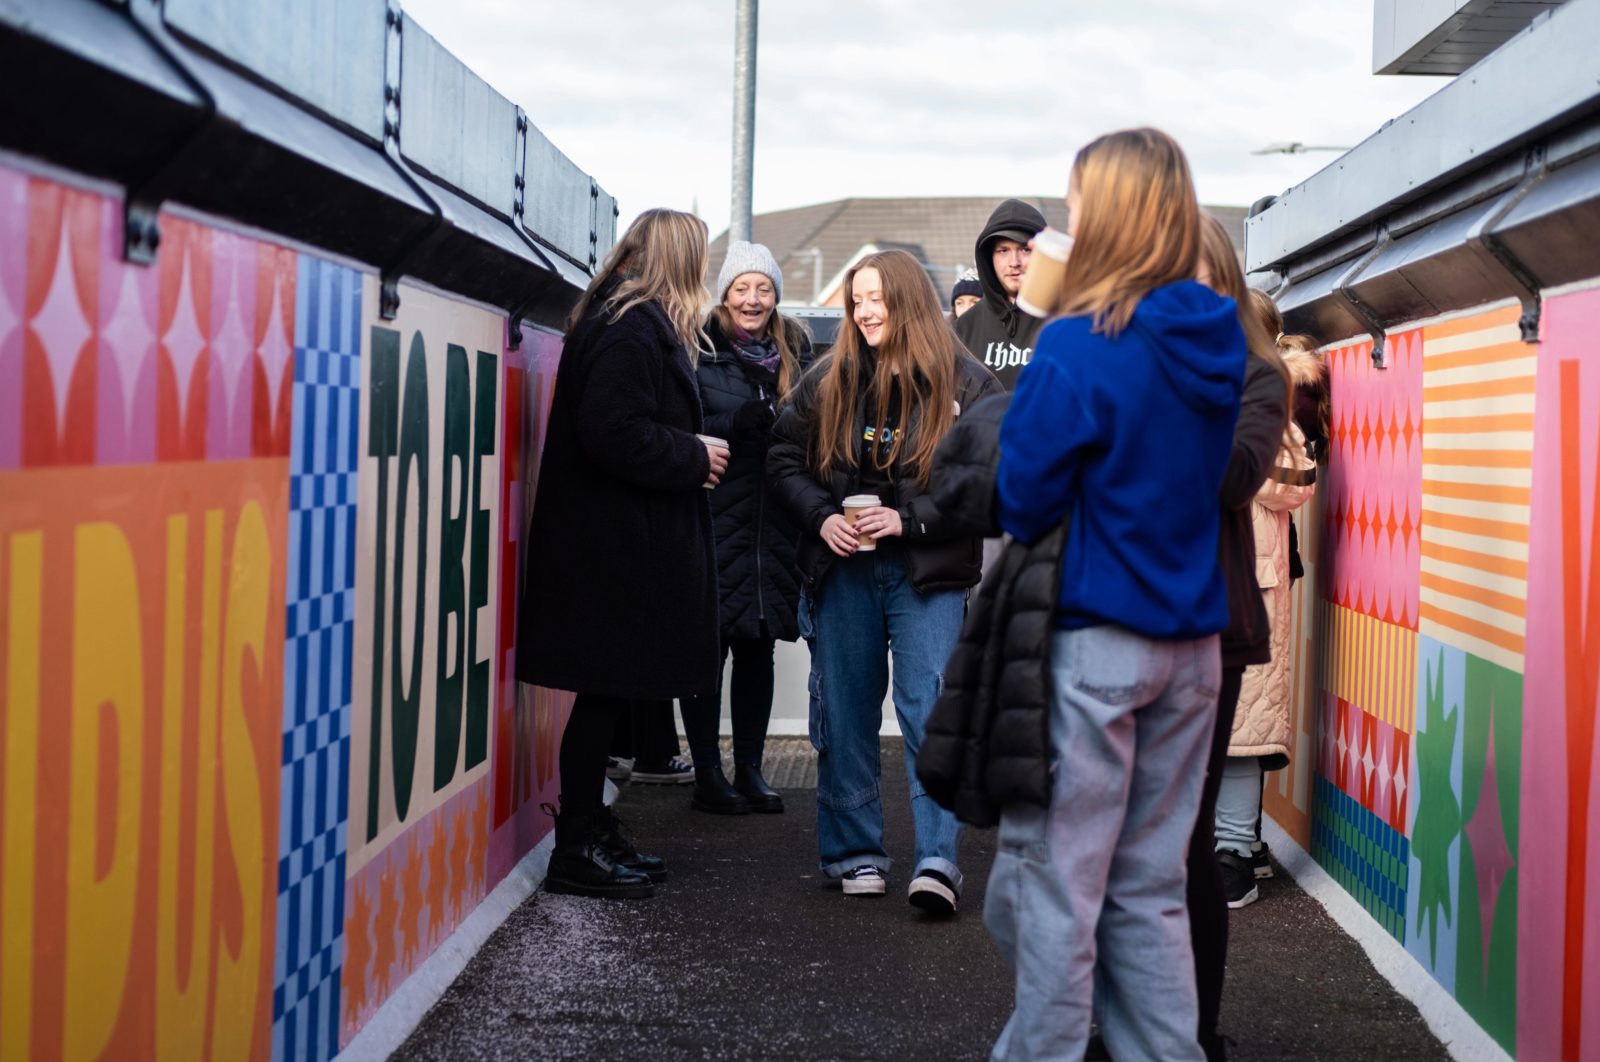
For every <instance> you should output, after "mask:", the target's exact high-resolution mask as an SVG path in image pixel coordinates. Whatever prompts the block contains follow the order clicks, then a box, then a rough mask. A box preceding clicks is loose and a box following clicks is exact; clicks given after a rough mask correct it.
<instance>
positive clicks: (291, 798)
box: [0, 167, 567, 1060]
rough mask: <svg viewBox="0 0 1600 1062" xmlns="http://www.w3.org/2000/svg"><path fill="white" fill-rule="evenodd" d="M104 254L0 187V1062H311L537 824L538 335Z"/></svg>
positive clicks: (202, 265)
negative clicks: (526, 670) (531, 636)
mask: <svg viewBox="0 0 1600 1062" xmlns="http://www.w3.org/2000/svg"><path fill="white" fill-rule="evenodd" d="M121 227H122V215H121V204H120V203H119V202H118V201H117V200H115V199H114V198H111V197H108V196H106V195H102V194H98V193H95V192H89V191H83V190H79V189H77V188H73V187H69V186H67V185H65V184H62V183H59V182H56V181H53V180H48V179H43V178H39V177H35V176H29V175H26V174H23V173H21V172H18V171H16V170H13V169H8V168H4V167H0V498H3V499H4V504H3V505H0V772H3V774H0V1056H3V1057H6V1058H38V1059H57V1058H74V1059H76V1058H92V1057H157V1058H177V1057H208V1058H228V1059H235V1058H238V1059H245V1058H256V1059H263V1060H264V1059H267V1058H274V1059H287V1058H295V1059H326V1058H328V1057H331V1056H332V1055H333V1054H335V1053H337V1051H338V1050H339V1048H340V1046H341V1045H342V1044H345V1043H348V1042H349V1039H350V1037H351V1036H353V1035H354V1033H355V1032H356V1031H357V1030H359V1028H360V1027H361V1025H362V1024H363V1023H364V1022H365V1021H366V1020H367V1019H368V1018H369V1017H370V1016H371V1014H372V1013H373V1011H374V1010H376V1008H377V1007H378V1006H379V1005H381V1004H382V1002H383V1001H384V1000H385V999H386V998H387V997H388V996H389V995H390V994H391V993H392V992H393V991H394V989H395V988H396V987H398V985H399V984H400V982H401V981H403V980H404V978H405V977H406V976H407V974H409V973H410V972H411V971H412V970H413V969H415V967H416V966H417V964H418V963H420V962H421V961H422V960H423V959H425V958H426V957H427V956H428V955H429V954H431V953H432V951H433V950H434V948H436V947H437V945H438V944H439V942H440V941H441V940H442V939H444V938H445V937H446V936H447V935H448V934H449V933H450V932H451V931H452V930H453V929H454V928H455V927H456V926H457V925H458V924H459V923H460V921H461V920H462V918H464V917H465V916H466V915H467V914H468V913H470V911H471V910H472V908H473V907H474V906H475V905H476V904H477V903H478V902H479V901H480V900H481V899H482V898H483V896H484V895H485V894H486V893H487V891H488V890H489V889H492V888H493V887H494V885H495V884H496V883H497V882H498V881H499V880H500V879H501V878H503V877H504V876H505V874H506V873H507V872H508V871H509V870H510V868H511V867H512V866H514V865H515V863H516V862H517V860H518V859H520V858H521V857H522V856H523V855H524V854H526V853H527V851H528V850H529V849H530V848H531V847H532V846H533V845H534V844H535V843H537V842H538V841H539V840H540V839H541V838H542V836H543V835H544V834H545V833H546V832H547V831H548V829H549V826H550V820H549V818H548V817H547V816H545V815H543V814H542V813H540V811H539V804H540V803H541V802H544V801H548V800H550V799H551V798H552V794H551V792H550V787H551V776H552V775H553V773H554V756H555V749H556V745H557V743H558V740H559V735H560V728H561V726H562V725H563V724H564V721H565V711H566V708H567V705H566V703H565V702H564V701H563V699H562V696H561V695H558V694H553V693H550V692H547V691H538V690H533V689H528V688H521V687H519V686H518V684H517V683H515V682H514V681H513V678H512V674H511V670H510V660H511V658H512V655H513V648H514V646H515V617H516V609H515V603H516V588H517V586H518V585H519V584H518V573H519V569H520V564H521V561H522V558H521V556H520V554H519V552H518V547H519V545H520V541H521V536H522V528H523V527H524V525H525V521H526V518H527V513H528V506H529V501H530V499H531V496H532V484H533V482H534V480H535V477H536V471H537V457H538V453H539V446H540V444H541V443H542V434H541V433H542V421H543V416H542V414H543V411H544V410H546V409H547V408H548V401H549V394H550V389H551V386H552V384H553V379H554V372H555V366H556V364H557V361H558V359H559V356H560V343H559V338H558V337H555V336H551V335H548V334H544V333H540V332H536V331H530V332H529V333H528V335H527V338H526V339H525V341H524V342H523V344H522V346H521V349H518V350H510V349H508V348H507V343H506V332H507V328H506V320H505V318H504V316H503V315H502V314H499V313H496V312H494V311H492V310H489V309H485V308H482V307H480V306H477V305H474V304H472V303H469V302H466V301H463V300H460V299H456V298H452V297H447V296H444V295H441V294H437V293H434V292H431V291H425V290H421V289H416V288H403V289H402V302H401V313H400V316H399V318H398V319H397V320H395V321H381V320H379V318H378V315H377V291H376V289H377V282H376V277H375V276H374V275H373V274H372V273H371V272H367V271H363V270H361V269H358V268H354V267H351V266H347V265H342V264H337V263H334V262H330V261H326V260H323V259H321V258H319V257H317V256H316V255H314V254H310V253H306V252H302V251H298V250H294V249H290V248H286V247H282V246H277V245H275V244H272V243H270V242H266V241H263V240H261V239H256V238H252V237H246V236H242V235H239V234H236V233H233V232H229V231H226V230H224V229H221V228H218V227H214V226H212V225H208V224H202V223H199V222H196V221H193V220H187V219H185V218H182V217H176V216H168V217H166V218H164V219H163V222H162V234H163V240H162V247H161V253H160V257H159V261H158V263H157V264H156V265H155V266H152V267H149V268H142V267H135V266H128V265H126V264H124V263H123V262H122V260H121V254H120V250H121V248H120V241H121ZM419 573H426V575H421V574H419Z"/></svg>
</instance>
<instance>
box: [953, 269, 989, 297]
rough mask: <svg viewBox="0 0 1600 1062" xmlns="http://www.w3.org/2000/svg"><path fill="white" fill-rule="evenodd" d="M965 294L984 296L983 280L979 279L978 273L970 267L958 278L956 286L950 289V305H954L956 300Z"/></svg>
mask: <svg viewBox="0 0 1600 1062" xmlns="http://www.w3.org/2000/svg"><path fill="white" fill-rule="evenodd" d="M963 295H975V296H977V297H978V298H980V299H981V298H983V282H982V281H980V280H979V279H978V274H977V273H975V272H973V271H972V270H970V269H968V270H966V271H965V272H963V273H962V274H961V276H959V277H958V278H956V286H955V287H953V288H951V289H950V305H951V306H954V305H955V304H956V300H957V299H959V298H961V296H963Z"/></svg>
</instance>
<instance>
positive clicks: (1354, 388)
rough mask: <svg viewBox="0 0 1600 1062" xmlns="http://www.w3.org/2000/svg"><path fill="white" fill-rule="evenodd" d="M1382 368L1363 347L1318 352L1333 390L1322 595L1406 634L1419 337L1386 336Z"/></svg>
mask: <svg viewBox="0 0 1600 1062" xmlns="http://www.w3.org/2000/svg"><path fill="white" fill-rule="evenodd" d="M1386 347H1387V352H1388V368H1385V369H1377V368H1374V367H1373V365H1372V344H1371V343H1370V342H1363V343H1355V344H1351V345H1348V346H1343V347H1334V348H1332V349H1330V350H1329V351H1328V352H1327V359H1328V372H1329V378H1330V381H1331V389H1332V394H1333V417H1332V431H1331V435H1332V438H1331V440H1330V460H1329V467H1328V478H1327V484H1328V485H1327V498H1326V507H1325V510H1324V512H1325V515H1326V521H1327V523H1326V527H1325V529H1326V533H1327V538H1326V539H1325V540H1324V541H1325V552H1324V557H1325V558H1327V560H1326V563H1327V565H1328V571H1327V575H1326V578H1327V584H1326V585H1327V590H1328V596H1329V599H1330V600H1331V601H1333V602H1334V603H1335V604H1337V605H1340V606H1342V607H1344V608H1348V609H1353V610H1355V611H1357V612H1361V613H1363V614H1365V615H1368V616H1371V617H1373V618H1375V619H1380V620H1384V621H1385V622H1388V623H1393V624H1397V625H1399V626H1402V627H1408V628H1410V629H1412V630H1415V629H1416V627H1417V611H1418V594H1419V574H1420V571H1421V534H1422V524H1421V518H1420V517H1421V512H1422V332H1421V330H1420V329H1412V330H1410V331H1406V332H1396V333H1394V334H1392V335H1390V336H1389V337H1388V341H1387V344H1386Z"/></svg>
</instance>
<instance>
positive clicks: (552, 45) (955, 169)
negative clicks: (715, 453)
mask: <svg viewBox="0 0 1600 1062" xmlns="http://www.w3.org/2000/svg"><path fill="white" fill-rule="evenodd" d="M404 4H405V10H406V11H407V12H408V13H410V14H411V15H412V16H413V17H415V18H416V19H417V21H418V22H419V23H421V25H422V26H423V27H424V28H425V29H427V30H428V31H429V32H430V33H432V34H433V35H434V36H435V37H437V38H438V39H439V40H440V41H441V42H442V43H443V44H444V45H445V47H447V48H449V49H450V50H451V51H453V52H455V53H456V55H458V56H460V57H461V59H463V60H464V61H465V62H466V63H467V65H469V66H471V67H472V68H473V69H474V70H475V71H476V72H477V73H478V74H479V75H480V76H482V77H484V78H485V79H486V80H488V81H489V83H490V84H492V85H493V86H494V87H495V88H496V89H498V90H499V91H500V92H502V93H504V94H505V95H506V96H508V97H510V98H511V99H512V100H514V101H515V102H517V103H519V104H521V105H522V107H523V108H524V109H525V110H526V111H527V112H528V114H529V116H530V118H531V119H532V120H533V122H534V124H536V125H537V126H539V128H540V129H542V130H543V131H544V133H545V135H546V136H548V137H549V138H550V139H551V140H552V141H554V142H555V144H556V145H557V146H558V147H559V148H561V150H563V151H564V152H566V154H567V155H568V156H569V157H570V158H572V160H573V161H574V162H576V163H577V164H578V165H579V166H581V167H583V168H584V169H585V170H586V171H588V172H589V173H590V174H592V175H593V176H594V177H595V178H596V179H597V180H598V181H599V182H600V184H601V186H602V187H603V188H605V189H606V190H607V191H609V192H611V193H612V194H613V195H615V196H616V197H617V199H618V201H619V206H620V208H621V211H622V217H621V224H622V225H624V226H625V225H626V224H627V223H628V221H629V220H630V219H631V218H632V217H633V216H634V215H636V214H637V213H638V212H639V211H641V210H643V209H646V208H647V207H652V206H668V207H675V208H678V209H684V210H687V209H689V208H690V207H691V206H692V205H693V204H695V203H697V202H698V205H699V209H700V214H701V216H702V217H704V218H705V219H706V221H707V223H708V224H709V225H710V226H711V231H712V233H713V235H715V234H716V233H718V232H720V231H721V230H722V229H723V228H725V227H726V226H727V222H728V214H729V207H728V200H729V183H730V173H731V166H732V162H731V151H732V124H733V103H732V92H733V87H732V86H733V12H734V3H733V0H695V2H693V3H688V2H685V3H670V4H668V3H661V2H659V0H585V2H572V0H559V2H553V0H404ZM1372 8H1373V0H1314V2H1311V3H1295V2H1292V0H1038V2H1015V3H1012V2H1006V0H987V2H985V0H967V2H956V0H837V2H835V0H809V2H808V0H767V3H764V4H762V5H761V15H760V45H759V61H758V67H757V71H758V81H757V99H756V161H755V190H754V197H755V210H756V212H757V213H761V212H764V211H769V210H777V209H782V208H785V207H794V206H803V205H805V204H808V203H816V202H821V201H826V200H829V199H838V198H843V197H845V196H899V195H988V196H1002V195H1012V194H1017V195H1060V194H1064V193H1065V189H1066V178H1067V171H1068V168H1069V167H1070V165H1071V162H1072V156H1073V153H1074V152H1075V151H1076V150H1077V148H1078V147H1079V146H1081V145H1082V144H1083V143H1084V142H1085V141H1087V140H1088V139H1090V138H1091V137H1093V136H1095V135H1097V134H1099V133H1102V132H1105V131H1107V130H1111V129H1117V128H1122V127H1126V126H1130V125H1156V126H1160V127H1161V128H1164V129H1166V130H1167V131H1168V132H1170V133H1172V134H1173V135H1174V136H1176V137H1177V138H1178V140H1179V141H1180V142H1181V143H1182V144H1183V145H1184V147H1185V149H1186V150H1187V151H1188V152H1189V158H1190V162H1191V164H1192V166H1193V167H1194V170H1195V176H1196V180H1197V181H1198V184H1199V191H1200V198H1201V199H1202V200H1203V201H1205V202H1208V203H1218V204H1233V205H1241V206H1242V205H1248V204H1249V203H1251V202H1252V201H1254V200H1255V199H1257V198H1259V197H1260V196H1262V195H1268V194H1275V193H1277V192H1281V191H1282V190H1283V189H1285V188H1287V187H1288V186H1290V185H1292V184H1294V183H1296V182H1297V181H1300V180H1302V179H1304V178H1305V177H1307V176H1309V175H1310V174H1312V173H1313V172H1315V171H1316V170H1318V169H1320V168H1321V167H1323V166H1325V165H1327V164H1328V163H1329V161H1330V160H1331V159H1333V158H1334V157H1335V156H1334V155H1331V154H1312V155H1299V156H1282V155H1279V156H1255V155H1252V154H1251V153H1250V152H1251V151H1252V150H1253V149H1256V148H1260V147H1263V146H1265V145H1267V144H1269V143H1273V142H1284V141H1301V142H1303V143H1306V144H1330V145H1344V146H1348V145H1352V144H1355V143H1357V142H1358V141H1359V140H1360V139H1361V138H1363V137H1365V136H1367V135H1369V134H1370V133H1372V132H1374V131H1375V130H1376V129H1377V128H1378V127H1379V126H1380V125H1382V124H1383V122H1384V121H1386V120H1387V119H1389V118H1392V117H1394V116H1396V115H1398V114H1400V113H1402V112H1403V111H1405V110H1407V109H1409V108H1410V107H1412V106H1413V105H1415V104H1416V103H1417V102H1419V101H1420V100H1422V99H1423V98H1424V97H1426V96H1427V95H1429V94H1431V93H1432V92H1433V91H1435V90H1437V89H1438V88H1440V87H1441V86H1442V85H1443V83H1444V82H1443V80H1442V79H1439V78H1422V77H1376V76H1374V75H1373V74H1372V73H1371V69H1372V57H1371V53H1372ZM619 231H620V230H619Z"/></svg>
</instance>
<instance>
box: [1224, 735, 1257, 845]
mask: <svg viewBox="0 0 1600 1062" xmlns="http://www.w3.org/2000/svg"><path fill="white" fill-rule="evenodd" d="M1260 822H1261V757H1260V756H1229V757H1228V762H1227V765H1226V766H1224V767H1223V768H1222V787H1221V788H1220V789H1218V790H1217V851H1219V852H1220V851H1222V850H1223V849H1224V848H1231V849H1233V850H1234V851H1235V852H1236V853H1238V854H1239V855H1242V856H1244V857H1245V858H1246V859H1248V858H1249V857H1250V852H1251V850H1252V849H1254V848H1255V845H1256V826H1257V825H1258V824H1259V823H1260Z"/></svg>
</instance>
